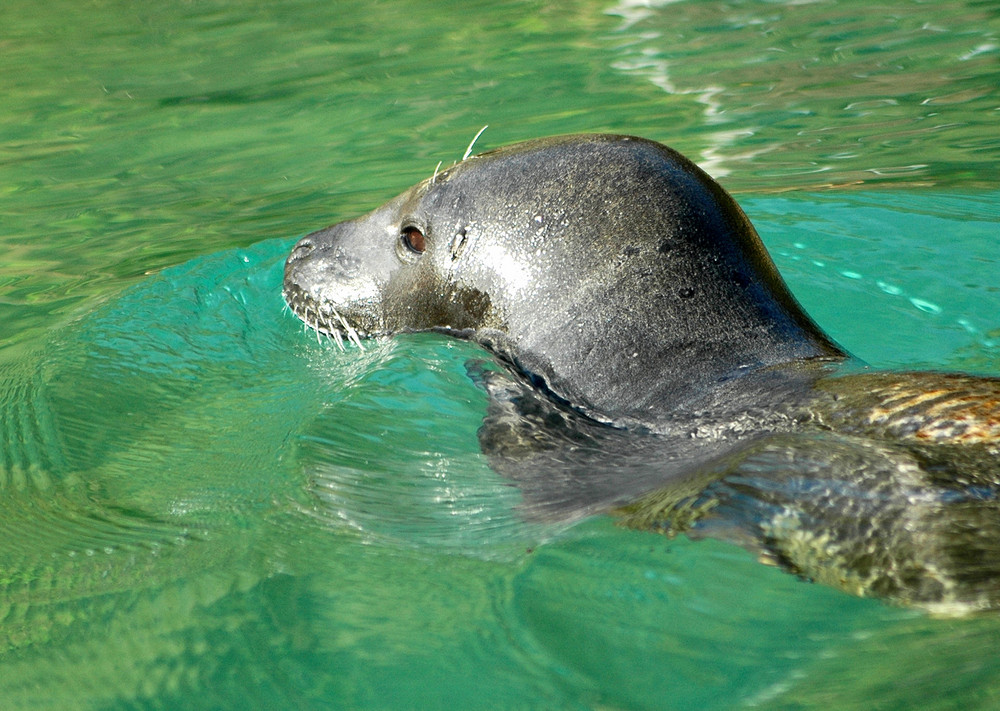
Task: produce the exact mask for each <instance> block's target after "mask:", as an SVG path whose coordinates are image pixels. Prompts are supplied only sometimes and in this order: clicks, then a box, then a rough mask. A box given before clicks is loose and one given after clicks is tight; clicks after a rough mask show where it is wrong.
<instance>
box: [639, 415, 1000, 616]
mask: <svg viewBox="0 0 1000 711" xmlns="http://www.w3.org/2000/svg"><path fill="white" fill-rule="evenodd" d="M970 457H971V453H970V455H969V456H967V457H965V458H964V459H963V458H962V457H960V456H958V454H957V453H956V452H950V453H948V455H947V456H944V455H942V454H941V453H938V452H936V451H934V450H932V449H930V448H916V447H909V446H904V445H889V444H886V443H884V442H874V441H872V440H868V439H864V438H855V437H847V436H843V435H836V434H832V433H812V434H789V435H774V436H772V437H769V438H767V439H764V440H761V441H759V442H757V443H755V444H754V445H752V446H750V447H748V448H747V449H746V450H745V451H742V452H739V453H737V454H736V455H734V456H732V457H730V458H727V460H726V462H725V463H724V465H723V467H724V470H723V471H722V472H720V477H719V478H718V479H717V480H716V481H714V482H712V483H710V484H709V485H708V486H706V487H705V488H704V490H702V491H701V492H698V493H695V494H692V495H688V496H685V495H682V492H678V491H677V490H676V489H675V488H671V487H667V488H664V489H661V490H659V491H656V492H653V493H651V494H647V495H646V496H644V497H641V498H640V499H638V500H637V501H635V502H633V503H632V504H630V505H627V506H625V507H623V508H622V509H621V510H620V513H621V514H622V523H624V524H625V525H627V526H630V527H633V528H641V529H647V530H656V531H659V532H662V533H666V534H668V535H673V534H676V533H680V532H684V533H687V534H688V535H689V536H691V537H694V538H699V537H712V538H720V539H724V540H729V541H732V542H735V543H738V544H740V545H742V546H744V547H746V548H748V549H750V550H752V551H755V552H757V553H758V554H759V555H761V557H762V559H763V560H764V561H765V562H772V563H776V564H778V565H780V566H782V567H784V568H785V569H786V570H789V571H790V572H793V573H795V574H798V575H800V576H802V577H803V578H806V579H809V580H814V581H816V582H822V583H825V584H828V585H831V586H833V587H836V588H839V589H841V590H844V591H846V592H849V593H851V594H854V595H859V596H864V597H881V598H886V599H889V600H891V601H893V602H896V603H900V604H905V605H913V606H916V607H922V608H924V609H927V610H931V611H934V612H938V613H948V614H956V613H965V612H968V611H971V610H977V609H986V608H995V607H998V606H1000V481H998V476H997V474H998V473H997V472H996V471H995V467H994V469H991V468H990V467H989V466H978V467H977V466H976V465H975V462H973V461H972V460H971V459H970ZM972 459H975V458H974V457H973V458H972ZM949 461H951V462H965V466H961V469H962V474H961V475H959V474H958V473H957V472H953V473H952V474H949V475H942V469H941V468H942V467H943V466H947V464H946V463H947V462H949ZM977 461H978V459H977ZM983 461H986V460H983Z"/></svg>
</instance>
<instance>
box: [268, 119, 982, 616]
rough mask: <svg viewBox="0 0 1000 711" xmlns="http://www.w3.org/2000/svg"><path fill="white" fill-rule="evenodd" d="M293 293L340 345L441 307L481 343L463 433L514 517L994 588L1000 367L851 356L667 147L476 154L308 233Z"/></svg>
mask: <svg viewBox="0 0 1000 711" xmlns="http://www.w3.org/2000/svg"><path fill="white" fill-rule="evenodd" d="M284 294H285V299H286V301H287V302H288V304H289V305H290V307H291V308H292V310H293V311H294V312H295V314H296V315H298V316H299V317H300V318H302V319H303V320H304V321H305V322H306V323H308V324H309V325H310V326H312V327H313V328H315V329H317V330H319V331H322V332H325V333H328V334H330V335H332V336H333V337H335V338H336V339H337V340H338V342H342V341H343V340H344V339H345V338H346V339H347V340H350V341H353V342H355V343H356V344H357V345H361V343H362V339H364V338H367V337H372V336H383V335H391V334H394V333H399V332H406V331H424V330H437V331H441V332H444V333H448V334H451V335H454V336H457V337H461V338H466V339H470V340H473V341H475V342H476V343H479V344H480V345H482V346H483V347H484V348H485V349H487V350H488V351H490V352H491V353H492V354H493V355H494V356H496V358H497V359H498V361H499V362H500V363H502V364H504V365H505V366H506V369H507V371H506V372H504V371H498V370H496V369H491V368H484V367H480V366H478V365H476V364H471V365H470V375H471V376H472V377H473V378H474V379H475V380H477V382H479V383H480V384H481V385H482V387H484V388H485V389H486V390H487V391H488V392H489V394H490V409H489V414H488V415H487V417H486V420H485V421H484V423H483V426H482V428H481V430H480V443H481V445H482V447H483V450H484V451H485V452H486V453H487V454H488V455H489V456H490V461H491V464H492V465H493V466H494V468H495V469H497V470H498V471H499V472H501V473H503V474H504V475H505V476H508V477H509V478H510V479H512V480H513V481H515V482H517V484H518V485H519V486H520V487H521V490H522V492H523V496H524V505H523V508H524V511H525V515H526V516H543V517H563V518H575V517H578V516H582V515H587V514H591V513H596V512H604V511H610V510H617V511H618V512H619V514H620V515H622V516H623V517H624V518H623V520H624V521H625V522H626V523H627V524H629V525H633V526H636V527H641V528H647V529H654V530H659V531H662V532H665V533H668V534H673V533H676V532H678V531H686V532H688V533H689V534H690V535H693V536H699V535H711V536H716V537H720V538H726V539H729V540H735V541H737V542H739V543H741V544H742V545H744V546H746V547H748V548H751V549H752V550H755V551H757V552H758V553H760V554H761V555H762V557H763V558H765V559H767V560H771V561H773V562H776V563H779V564H782V565H784V566H785V567H786V568H788V569H790V570H792V571H793V572H796V573H799V574H800V575H803V576H804V577H809V578H811V579H817V580H822V581H825V582H828V583H831V584H833V585H835V586H837V587H841V588H843V589H845V590H848V591H850V592H852V593H856V594H862V595H880V596H883V597H888V598H891V599H893V600H897V601H900V602H905V603H910V604H916V605H921V606H924V607H927V608H930V609H934V610H937V611H960V612H964V611H967V610H970V609H980V608H987V607H994V606H996V605H997V603H998V602H1000V584H998V581H1000V555H997V554H998V553H1000V543H997V542H998V541H1000V535H993V536H992V537H990V536H979V535H976V536H971V537H970V536H967V535H965V536H963V535H959V533H957V532H959V531H966V530H967V529H968V527H969V526H976V527H978V529H979V530H982V531H991V532H995V533H997V534H1000V509H998V506H997V497H996V491H997V482H998V480H1000V471H998V469H1000V466H998V463H997V462H998V451H1000V450H998V441H1000V404H998V403H1000V382H998V381H996V380H992V379H983V378H979V379H976V378H969V377H967V376H944V375H940V376H939V375H934V374H907V373H898V374H879V375H873V374H864V373H862V374H849V372H848V371H852V370H853V371H856V370H858V369H859V366H858V365H857V364H853V363H852V362H851V361H850V360H849V358H848V356H847V355H846V354H845V353H844V352H843V351H842V350H841V349H840V348H839V347H837V346H836V345H835V344H834V343H833V342H832V341H831V340H830V339H829V338H828V337H827V336H826V335H825V334H824V333H823V332H822V331H821V330H820V329H819V328H818V327H817V326H816V325H815V324H814V323H813V322H812V320H811V319H810V318H809V317H808V316H807V315H806V314H805V313H804V312H803V311H802V309H801V308H800V307H799V305H798V304H797V302H796V301H795V300H794V298H793V297H792V295H791V294H790V293H789V291H788V289H787V288H786V286H785V284H784V282H783V281H782V279H781V277H780V276H779V274H778V272H777V270H776V269H775V267H774V264H773V263H772V261H771V259H770V257H769V256H768V255H767V253H766V251H765V249H764V247H763V245H762V244H761V242H760V239H759V238H758V236H757V234H756V232H755V231H754V229H753V227H752V225H751V224H750V222H749V221H748V220H747V218H746V216H745V215H744V214H743V212H742V210H740V208H739V206H738V205H737V204H736V202H735V201H734V200H733V199H732V198H731V197H730V196H729V195H728V194H727V193H726V192H725V191H724V190H723V189H722V188H721V187H720V186H719V185H718V184H717V183H715V182H714V181H713V180H712V179H711V178H710V177H708V176H707V175H706V174H705V173H704V172H702V171H701V170H700V169H698V168H697V167H696V166H695V165H694V164H693V163H691V162H690V161H688V160H687V159H686V158H684V157H683V156H681V155H680V154H678V153H676V152H675V151H672V150H671V149H669V148H667V147H665V146H662V145H660V144H657V143H654V142H651V141H647V140H644V139H639V138H634V137H628V136H607V135H585V136H564V137H557V138H548V139H541V140H537V141H530V142H526V143H520V144H516V145H513V146H509V147H506V148H501V149H499V150H496V151H491V152H489V153H484V154H482V155H479V156H475V157H473V158H470V159H468V160H465V161H463V162H461V163H459V164H457V165H455V166H454V167H452V168H450V169H448V170H446V171H444V172H442V173H440V174H437V175H435V176H434V177H432V178H429V179H427V180H425V181H423V182H422V183H419V184H418V185H416V186H414V187H413V188H411V189H410V190H408V191H407V192H405V193H403V194H402V195H400V196H399V197H397V198H395V199H394V200H392V201H390V202H389V203H387V204H386V205H384V206H383V207H380V208H378V209H377V210H375V211H373V212H371V213H369V214H368V215H365V216H363V217H361V218H358V219H356V220H351V221H348V222H343V223H340V224H337V225H334V226H332V227H329V228H327V229H325V230H321V231H319V232H315V233H313V234H311V235H308V236H307V237H305V238H303V239H302V240H301V241H300V242H299V243H298V244H297V245H296V246H295V248H294V249H293V251H292V253H291V254H290V256H289V257H288V260H287V263H286V267H285V284H284ZM845 364H846V365H845ZM872 378H875V380H872ZM904 511H905V512H906V513H907V515H906V516H902V515H901V512H904ZM958 519H961V521H960V522H959V521H958ZM914 522H916V523H914ZM918 534H919V535H918ZM970 571H972V572H970Z"/></svg>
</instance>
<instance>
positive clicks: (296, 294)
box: [282, 286, 374, 350]
mask: <svg viewBox="0 0 1000 711" xmlns="http://www.w3.org/2000/svg"><path fill="white" fill-rule="evenodd" d="M282 296H284V297H285V303H286V304H288V308H289V309H291V311H292V313H293V314H295V315H296V316H297V317H298V318H299V319H300V320H301V321H302V322H303V323H304V324H305V325H306V326H307V327H308V328H311V329H313V330H314V331H316V333H317V334H320V333H321V334H324V335H326V336H330V337H331V338H332V339H333V341H334V343H336V344H337V347H338V348H340V350H344V341H345V340H346V341H350V342H351V343H353V344H354V345H356V346H357V347H358V348H360V349H361V350H364V349H365V347H364V345H362V343H361V339H362V338H370V337H371V336H373V335H374V334H371V333H368V332H367V331H365V330H363V329H360V328H357V327H356V326H354V325H352V324H351V323H350V321H348V319H346V318H345V317H344V315H343V314H342V313H341V312H340V311H339V310H338V309H337V307H336V306H334V305H333V304H332V303H331V302H328V301H317V300H315V299H313V298H312V297H311V296H310V295H309V294H308V293H306V292H304V291H302V290H301V289H299V288H297V287H294V286H293V287H291V288H289V287H287V286H286V287H285V289H284V290H283V291H282Z"/></svg>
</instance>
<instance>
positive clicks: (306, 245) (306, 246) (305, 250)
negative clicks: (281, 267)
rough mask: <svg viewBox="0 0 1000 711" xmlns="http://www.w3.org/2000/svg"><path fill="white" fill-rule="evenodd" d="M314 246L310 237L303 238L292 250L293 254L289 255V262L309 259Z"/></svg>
mask: <svg viewBox="0 0 1000 711" xmlns="http://www.w3.org/2000/svg"><path fill="white" fill-rule="evenodd" d="M313 248H314V245H313V243H312V240H310V239H309V238H308V237H303V238H302V239H301V240H299V242H298V244H296V245H295V247H293V248H292V253H291V254H290V255H288V261H290V262H291V261H294V260H296V259H302V258H303V257H308V256H309V254H310V253H311V252H312V251H313Z"/></svg>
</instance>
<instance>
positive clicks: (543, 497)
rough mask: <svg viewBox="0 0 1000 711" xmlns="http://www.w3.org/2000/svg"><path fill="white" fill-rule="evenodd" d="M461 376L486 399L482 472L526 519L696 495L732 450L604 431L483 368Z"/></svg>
mask: <svg viewBox="0 0 1000 711" xmlns="http://www.w3.org/2000/svg"><path fill="white" fill-rule="evenodd" d="M466 368H467V370H468V372H469V376H470V377H471V378H472V379H473V380H474V381H475V382H476V383H477V384H478V385H480V387H482V388H483V389H484V390H486V391H487V393H488V394H489V406H488V409H487V414H486V417H485V418H484V419H483V423H482V426H481V427H480V428H479V444H480V447H481V448H482V451H483V452H484V453H485V454H486V455H487V456H488V457H489V461H490V466H491V467H492V468H493V469H494V470H495V471H497V472H498V473H500V474H501V475H503V476H504V477H506V478H507V479H508V480H510V481H511V482H513V483H514V484H516V485H517V487H518V488H519V489H520V491H521V494H522V504H521V508H522V512H523V513H524V515H525V516H527V517H529V518H533V519H547V520H552V519H565V520H572V519H577V518H580V517H583V516H586V515H589V514H595V513H605V512H607V511H609V510H610V509H612V508H614V507H616V506H621V505H623V504H625V503H627V502H630V501H633V500H635V499H636V498H637V497H639V496H641V495H643V494H645V493H647V492H649V491H650V490H653V489H657V488H662V487H668V488H669V489H670V490H671V491H673V492H675V493H674V495H675V496H684V495H687V494H691V493H694V492H697V491H700V490H701V489H703V488H704V487H705V486H706V485H707V484H708V483H709V482H710V481H711V480H713V479H714V478H715V476H716V475H715V474H714V472H715V471H716V470H715V469H713V468H711V467H707V466H706V464H707V463H708V462H710V461H712V460H714V459H716V458H718V457H719V456H721V455H723V454H725V453H727V452H730V451H731V450H732V448H733V446H734V445H733V443H730V442H726V441H723V440H716V441H707V440H706V441H698V440H692V439H691V438H690V436H689V435H688V434H687V433H683V434H678V435H676V436H669V435H666V436H665V435H663V434H652V433H649V432H638V431H633V430H627V429H620V428H616V427H612V426H609V425H606V424H604V423H602V422H597V421H595V420H593V419H591V418H589V417H587V416H586V415H583V414H581V413H578V412H576V411H575V410H573V409H572V408H570V407H568V406H564V405H562V404H559V403H556V402H554V401H553V400H551V399H549V398H548V397H546V396H545V395H544V394H541V393H540V392H539V391H538V390H536V389H535V388H533V387H531V386H530V385H529V384H527V383H526V382H524V381H523V380H522V379H521V378H520V377H518V376H516V375H514V374H512V373H510V372H508V371H505V370H499V369H495V368H492V367H490V364H488V363H486V362H484V361H470V362H469V363H468V364H467V365H466Z"/></svg>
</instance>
